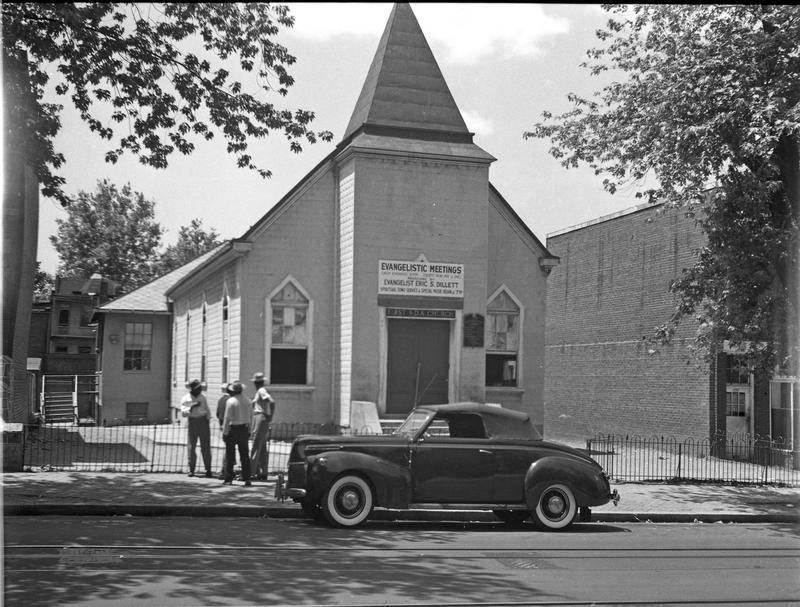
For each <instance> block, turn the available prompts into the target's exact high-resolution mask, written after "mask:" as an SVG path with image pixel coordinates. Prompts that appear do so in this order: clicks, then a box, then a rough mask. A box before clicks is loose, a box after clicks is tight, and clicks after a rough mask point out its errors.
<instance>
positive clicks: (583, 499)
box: [525, 455, 608, 509]
mask: <svg viewBox="0 0 800 607" xmlns="http://www.w3.org/2000/svg"><path fill="white" fill-rule="evenodd" d="M604 482H605V481H604V480H603V477H602V471H601V469H600V468H598V467H597V466H596V465H593V464H592V463H591V462H583V461H580V460H576V459H573V458H569V457H562V456H558V455H553V456H547V457H543V458H541V459H538V460H536V461H535V462H533V463H532V464H531V465H530V467H529V468H528V471H527V472H526V474H525V501H526V502H527V504H528V506H529V507H530V508H531V509H534V508H535V507H536V504H537V502H538V501H539V496H540V495H541V493H542V491H544V489H545V487H547V486H548V485H550V484H553V483H564V484H566V485H568V486H569V488H570V489H572V492H573V493H574V495H575V500H576V501H577V502H578V505H579V506H588V505H597V504H598V502H600V503H605V502H607V501H608V498H607V497H606V496H604V495H602V494H603V493H607V491H605V490H604V489H603V484H604ZM606 486H607V484H606ZM603 500H604V501H603Z"/></svg>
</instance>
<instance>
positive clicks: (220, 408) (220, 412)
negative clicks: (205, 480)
mask: <svg viewBox="0 0 800 607" xmlns="http://www.w3.org/2000/svg"><path fill="white" fill-rule="evenodd" d="M228 385H229V384H227V383H225V384H222V385H221V386H220V390H221V392H222V396H220V397H219V399H218V400H217V421H219V429H220V431H221V430H222V424H223V422H224V421H225V405H226V404H227V402H228V399H229V398H230V397H231V393H230V392H228ZM219 478H220V480H221V479H224V478H225V455H224V454H223V456H222V468H220V471H219Z"/></svg>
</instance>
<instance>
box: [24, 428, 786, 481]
mask: <svg viewBox="0 0 800 607" xmlns="http://www.w3.org/2000/svg"><path fill="white" fill-rule="evenodd" d="M211 424H212V425H211V451H212V456H211V457H212V469H213V470H214V471H215V472H218V471H219V470H220V469H221V467H222V460H223V456H224V453H225V446H224V442H223V440H222V432H221V430H220V428H219V425H218V424H217V422H216V421H212V422H211ZM187 433H188V432H187V429H186V428H185V427H181V426H179V425H177V424H173V423H171V422H169V421H166V423H161V424H153V423H149V424H143V423H135V422H131V421H123V420H115V422H111V423H107V424H106V425H103V426H78V425H60V426H50V425H30V426H26V427H25V431H24V440H23V465H24V467H25V469H30V470H65V471H109V472H179V473H182V472H187V471H188V458H187V444H186V443H187ZM376 433H377V432H376V431H374V430H371V429H368V428H363V429H352V428H343V427H342V426H339V425H336V424H313V423H278V424H273V425H272V426H271V427H270V435H269V441H268V443H267V445H268V446H267V448H268V455H269V461H268V466H267V470H268V473H269V474H270V475H275V474H278V473H280V472H284V471H285V470H286V468H287V467H288V459H289V450H290V449H291V445H292V441H293V440H294V439H295V437H297V436H298V435H301V434H327V435H342V434H376ZM794 447H796V446H794ZM586 448H587V450H588V452H589V454H590V455H591V456H592V458H594V459H595V460H596V461H597V462H598V463H599V464H600V465H601V466H603V468H604V469H605V470H606V472H607V473H608V474H609V476H610V477H611V478H612V479H613V480H616V481H627V482H642V481H701V482H727V483H730V482H737V483H754V484H783V485H789V486H795V487H797V486H800V451H798V450H797V449H796V448H793V445H792V444H790V443H786V442H784V441H782V440H779V439H770V438H763V437H752V436H747V435H744V436H731V435H723V436H719V437H714V438H712V439H704V440H699V439H686V440H676V439H674V438H665V437H641V436H617V435H614V436H612V435H602V436H597V437H595V438H593V439H591V440H588V441H587V442H586ZM197 451H198V459H199V458H200V453H199V451H200V449H199V445H198V447H197Z"/></svg>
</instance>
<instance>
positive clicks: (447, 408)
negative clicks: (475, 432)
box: [417, 402, 542, 440]
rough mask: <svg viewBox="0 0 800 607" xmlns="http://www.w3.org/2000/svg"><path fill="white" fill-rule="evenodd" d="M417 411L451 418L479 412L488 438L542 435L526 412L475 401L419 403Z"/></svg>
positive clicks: (539, 438) (524, 438)
mask: <svg viewBox="0 0 800 607" xmlns="http://www.w3.org/2000/svg"><path fill="white" fill-rule="evenodd" d="M417 410H418V411H434V412H435V413H436V414H437V416H438V417H441V418H451V417H455V416H458V415H464V414H469V413H476V414H480V416H481V417H482V418H483V422H484V425H485V428H486V433H487V434H488V437H489V438H496V439H508V440H541V439H542V435H541V434H539V432H538V431H537V430H536V428H535V427H534V425H533V423H531V419H530V416H529V415H528V414H527V413H522V412H520V411H514V410H512V409H505V408H503V407H499V406H494V405H486V404H482V403H475V402H462V403H449V404H446V405H421V406H419V407H417Z"/></svg>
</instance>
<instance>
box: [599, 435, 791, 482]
mask: <svg viewBox="0 0 800 607" xmlns="http://www.w3.org/2000/svg"><path fill="white" fill-rule="evenodd" d="M796 447H797V446H796V445H792V443H791V442H790V441H784V440H783V439H780V438H778V439H773V438H770V437H760V436H752V435H728V434H721V435H718V436H714V437H712V438H708V439H693V438H688V439H684V440H678V439H675V438H666V437H642V436H619V435H600V436H597V437H595V438H593V439H591V440H588V441H587V442H586V448H587V450H588V451H589V454H590V455H591V456H592V458H593V459H594V460H595V461H597V463H599V464H600V465H601V466H603V468H604V469H605V470H606V473H607V474H608V475H609V477H610V478H611V479H612V480H617V481H629V482H641V481H673V482H679V481H701V482H726V483H753V484H783V485H789V486H800V451H798V450H797V449H796Z"/></svg>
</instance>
